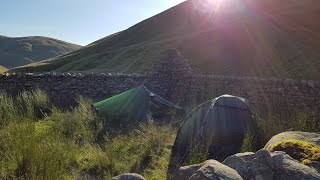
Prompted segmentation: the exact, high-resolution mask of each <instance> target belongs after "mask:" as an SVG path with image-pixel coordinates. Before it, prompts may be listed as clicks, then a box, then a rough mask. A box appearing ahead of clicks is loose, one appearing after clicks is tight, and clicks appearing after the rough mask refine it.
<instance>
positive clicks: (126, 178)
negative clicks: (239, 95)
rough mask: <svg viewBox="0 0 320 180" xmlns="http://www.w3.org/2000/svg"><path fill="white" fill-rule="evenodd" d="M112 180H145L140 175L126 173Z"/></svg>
mask: <svg viewBox="0 0 320 180" xmlns="http://www.w3.org/2000/svg"><path fill="white" fill-rule="evenodd" d="M112 180H145V179H144V177H142V176H141V175H140V174H136V173H126V174H121V175H119V176H116V177H113V178H112Z"/></svg>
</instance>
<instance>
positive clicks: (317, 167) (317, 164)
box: [309, 161, 320, 173]
mask: <svg viewBox="0 0 320 180" xmlns="http://www.w3.org/2000/svg"><path fill="white" fill-rule="evenodd" d="M309 166H310V167H313V168H314V169H315V170H317V171H318V173H320V162H319V161H313V162H311V163H310V164H309Z"/></svg>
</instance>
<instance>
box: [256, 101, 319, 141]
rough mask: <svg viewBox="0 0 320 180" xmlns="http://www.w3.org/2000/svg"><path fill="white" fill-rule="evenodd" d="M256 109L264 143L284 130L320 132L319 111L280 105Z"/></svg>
mask: <svg viewBox="0 0 320 180" xmlns="http://www.w3.org/2000/svg"><path fill="white" fill-rule="evenodd" d="M254 109H255V113H254V114H255V118H256V119H257V122H258V125H259V127H260V130H261V133H262V134H261V137H262V142H263V144H265V143H266V142H267V141H269V140H270V139H271V137H272V136H274V135H276V134H279V133H281V132H284V131H304V132H320V121H319V120H317V118H318V117H317V114H318V113H319V112H317V111H315V110H311V109H308V108H305V109H300V110H292V109H288V108H285V106H280V105H275V106H273V107H272V108H267V107H263V108H254Z"/></svg>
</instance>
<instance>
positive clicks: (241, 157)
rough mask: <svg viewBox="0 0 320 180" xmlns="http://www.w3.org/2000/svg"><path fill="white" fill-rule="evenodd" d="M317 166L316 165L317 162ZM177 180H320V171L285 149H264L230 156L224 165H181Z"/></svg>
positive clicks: (209, 162) (213, 162)
mask: <svg viewBox="0 0 320 180" xmlns="http://www.w3.org/2000/svg"><path fill="white" fill-rule="evenodd" d="M315 166H316V165H315ZM173 179H174V180H211V179H248V180H288V179H290V180H301V179H303V180H309V179H310V180H317V179H319V180H320V173H319V172H318V171H317V170H316V169H315V168H313V167H310V166H307V165H304V164H302V163H300V162H299V161H297V160H295V159H293V158H292V157H290V156H289V155H288V154H286V153H285V152H281V151H276V152H272V153H270V152H269V151H267V150H266V149H261V150H259V151H257V152H256V153H253V152H246V153H238V154H235V155H232V156H229V157H228V158H226V159H225V160H224V161H223V164H221V163H219V162H218V161H216V160H207V161H205V162H204V163H201V164H196V165H191V166H184V167H181V168H180V169H179V170H178V172H177V173H176V176H175V177H174V178H173Z"/></svg>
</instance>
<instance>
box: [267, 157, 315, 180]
mask: <svg viewBox="0 0 320 180" xmlns="http://www.w3.org/2000/svg"><path fill="white" fill-rule="evenodd" d="M271 157H272V160H273V165H274V170H273V172H274V179H275V180H287V179H290V180H301V179H310V180H311V179H315V180H316V179H320V174H319V173H318V172H317V171H316V170H315V169H314V168H311V167H309V166H306V165H304V164H301V163H299V162H298V161H297V160H295V159H293V158H292V157H290V156H289V155H287V154H285V152H281V151H276V152H273V153H271Z"/></svg>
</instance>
